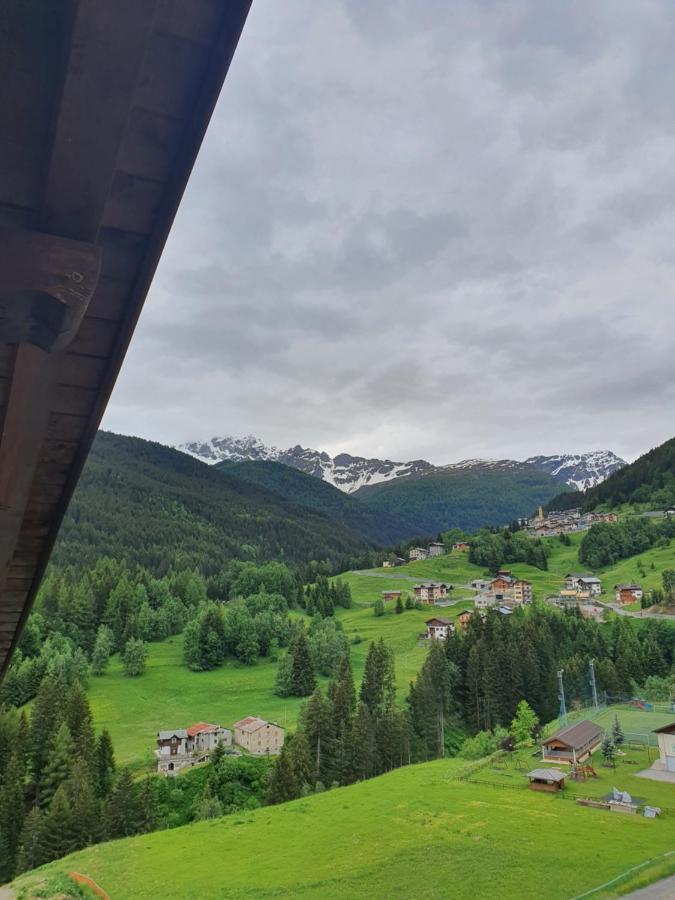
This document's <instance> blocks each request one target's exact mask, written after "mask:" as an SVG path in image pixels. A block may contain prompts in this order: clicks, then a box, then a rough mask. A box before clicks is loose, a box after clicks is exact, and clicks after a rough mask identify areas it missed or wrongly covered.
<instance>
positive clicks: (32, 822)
mask: <svg viewBox="0 0 675 900" xmlns="http://www.w3.org/2000/svg"><path fill="white" fill-rule="evenodd" d="M42 833H43V824H42V813H41V812H40V808H39V807H38V806H33V807H32V809H31V810H30V812H29V813H28V815H27V816H26V818H25V819H24V823H23V828H22V830H21V843H20V848H19V859H18V864H17V872H27V871H28V870H29V869H36V868H37V867H38V866H41V865H42V863H43V862H45V851H44V847H43V846H42Z"/></svg>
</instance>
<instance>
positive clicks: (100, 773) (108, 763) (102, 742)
mask: <svg viewBox="0 0 675 900" xmlns="http://www.w3.org/2000/svg"><path fill="white" fill-rule="evenodd" d="M96 775H97V779H96V780H97V790H98V795H99V797H106V796H107V795H108V794H109V793H110V788H111V786H112V782H113V778H114V775H115V755H114V752H113V744H112V739H111V737H110V733H109V732H108V730H107V729H105V728H104V729H103V731H102V732H101V734H100V735H99V738H98V741H97V742H96Z"/></svg>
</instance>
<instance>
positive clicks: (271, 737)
mask: <svg viewBox="0 0 675 900" xmlns="http://www.w3.org/2000/svg"><path fill="white" fill-rule="evenodd" d="M232 727H233V729H234V741H235V743H236V744H238V745H239V746H240V747H242V748H243V749H244V750H248V752H249V753H252V754H253V755H254V756H269V755H270V754H276V753H279V751H280V750H281V748H282V746H283V743H284V729H283V728H282V727H281V726H280V725H277V723H276V722H266V721H265V719H260V718H258V716H246V718H244V719H240V720H239V721H238V722H235V723H234V725H233V726H232Z"/></svg>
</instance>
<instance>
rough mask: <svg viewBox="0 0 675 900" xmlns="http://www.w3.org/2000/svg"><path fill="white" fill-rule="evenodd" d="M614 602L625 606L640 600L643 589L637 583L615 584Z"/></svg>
mask: <svg viewBox="0 0 675 900" xmlns="http://www.w3.org/2000/svg"><path fill="white" fill-rule="evenodd" d="M614 590H615V591H616V595H615V596H616V602H617V603H620V604H621V605H622V606H625V605H626V604H628V603H636V602H639V601H640V600H642V596H643V591H642V588H641V586H640V585H639V584H615V585H614Z"/></svg>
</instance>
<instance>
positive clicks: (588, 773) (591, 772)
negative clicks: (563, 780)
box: [567, 763, 598, 781]
mask: <svg viewBox="0 0 675 900" xmlns="http://www.w3.org/2000/svg"><path fill="white" fill-rule="evenodd" d="M567 777H568V778H571V779H572V781H588V779H589V778H597V777H598V773H597V772H596V771H595V769H594V768H593V766H591V765H588V764H585V763H576V765H575V764H573V765H571V766H570V771H569V774H568V776H567Z"/></svg>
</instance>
